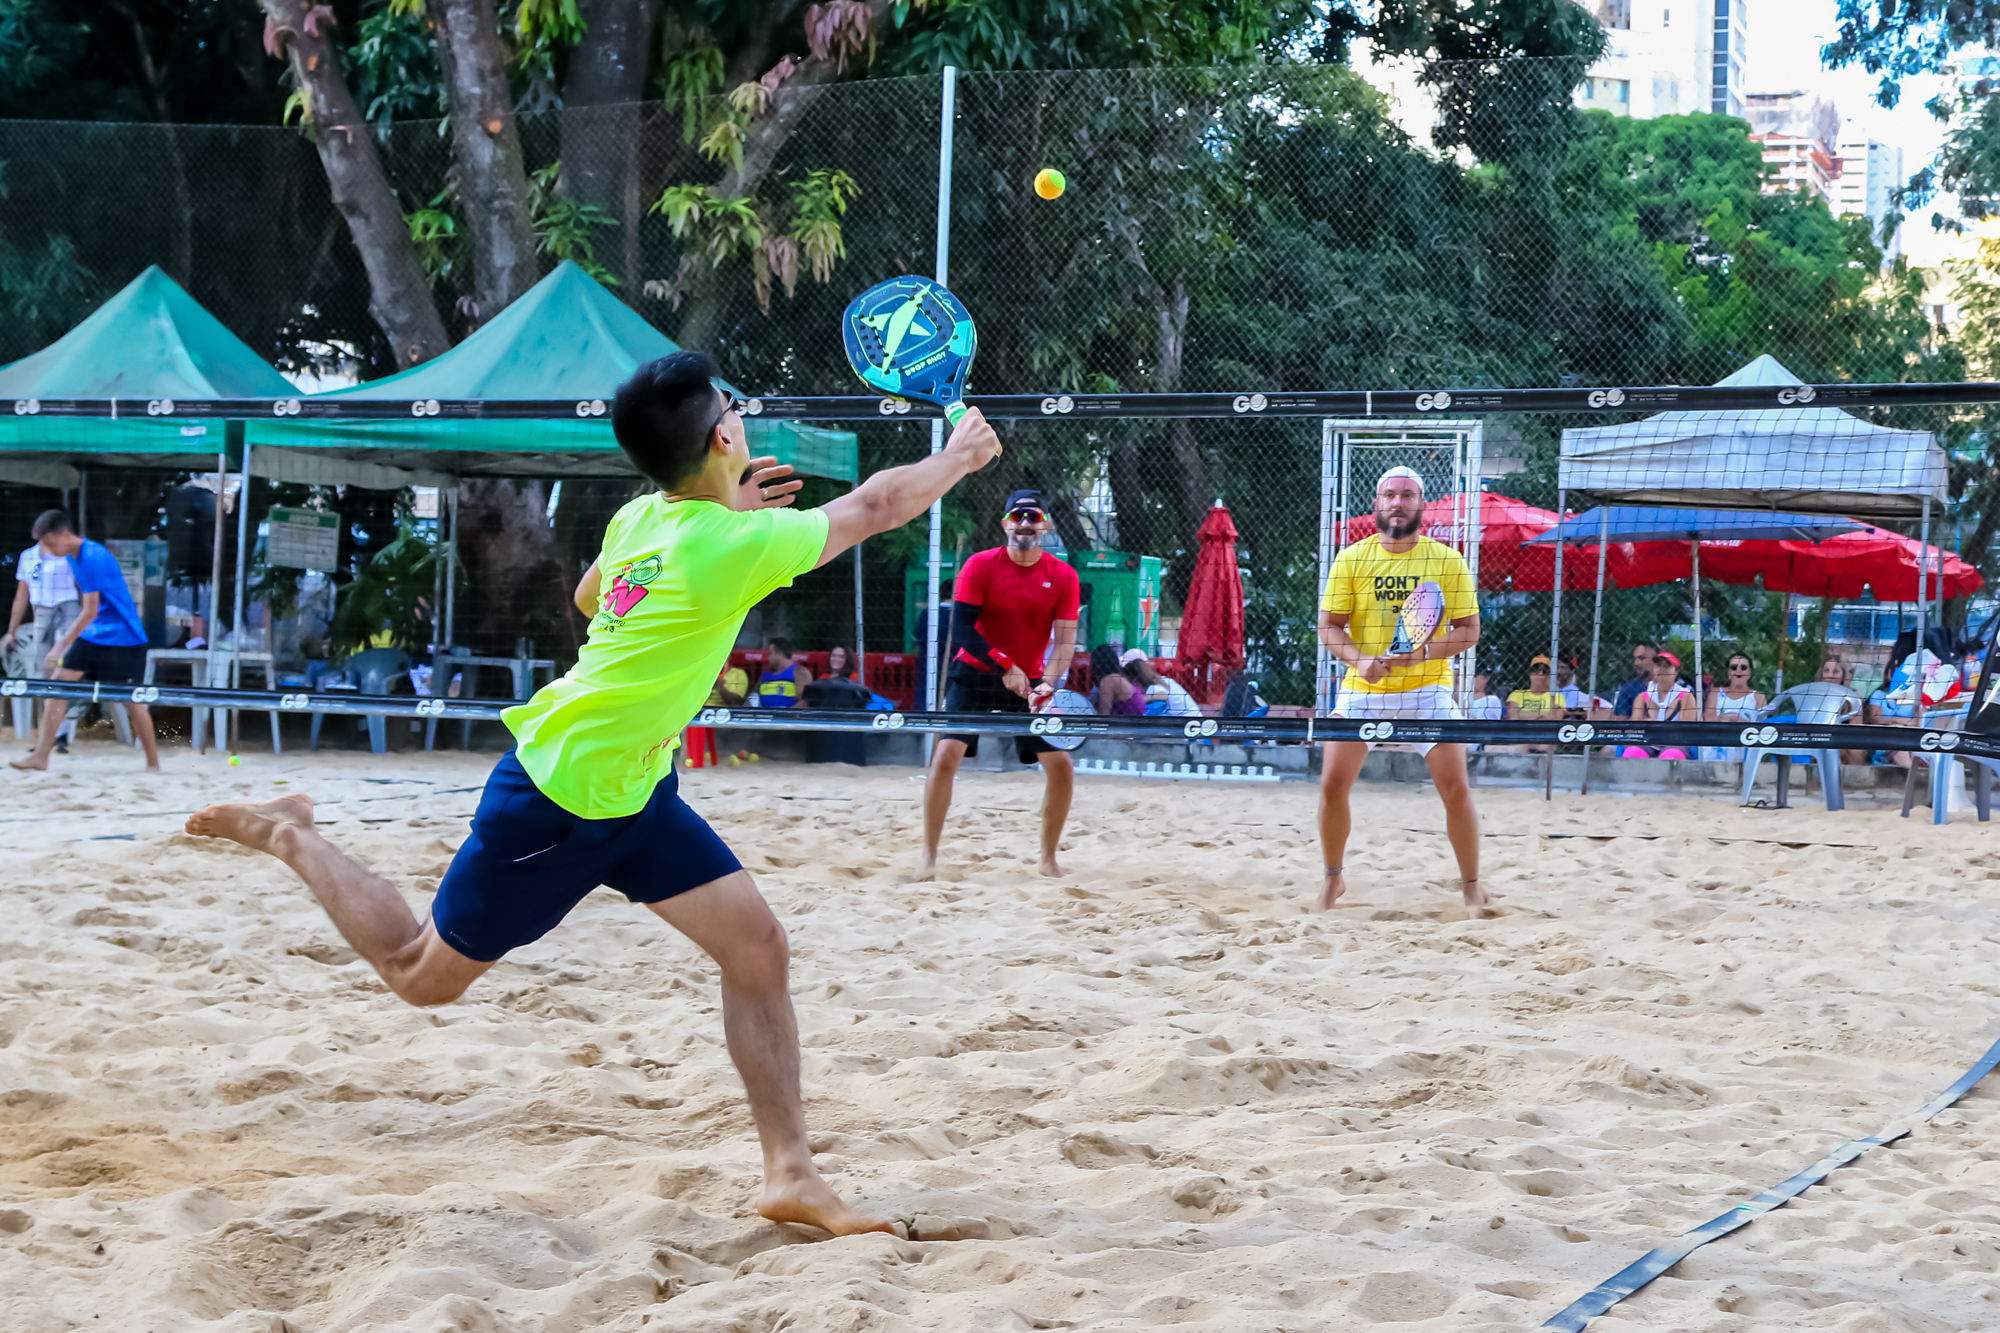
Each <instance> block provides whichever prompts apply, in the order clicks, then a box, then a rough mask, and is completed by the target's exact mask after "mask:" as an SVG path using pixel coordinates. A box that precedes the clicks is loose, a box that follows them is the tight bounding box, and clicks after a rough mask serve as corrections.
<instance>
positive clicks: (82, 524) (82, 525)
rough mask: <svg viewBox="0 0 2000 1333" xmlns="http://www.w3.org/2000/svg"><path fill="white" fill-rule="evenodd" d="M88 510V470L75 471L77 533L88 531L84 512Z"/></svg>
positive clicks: (87, 522)
mask: <svg viewBox="0 0 2000 1333" xmlns="http://www.w3.org/2000/svg"><path fill="white" fill-rule="evenodd" d="M89 508H90V470H89V469H88V468H78V469H77V470H76V528H77V531H78V532H89V531H90V519H89V518H88V516H87V515H86V513H85V511H86V510H88V509H89Z"/></svg>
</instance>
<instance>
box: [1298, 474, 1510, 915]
mask: <svg viewBox="0 0 2000 1333" xmlns="http://www.w3.org/2000/svg"><path fill="white" fill-rule="evenodd" d="M1423 518H1424V480H1423V478H1422V477H1419V476H1418V475H1417V474H1416V473H1415V472H1412V471H1411V470H1410V469H1409V468H1406V467H1396V468H1390V469H1389V470H1388V471H1387V472H1384V473H1383V474H1382V476H1381V479H1380V480H1379V481H1377V482H1376V483H1375V535H1374V536H1372V537H1369V538H1367V539H1366V540H1365V541H1358V542H1355V543H1354V544H1353V545H1352V546H1349V547H1347V548H1346V549H1344V550H1342V551H1341V553H1340V554H1339V555H1338V556H1336V557H1335V558H1334V562H1333V572H1332V574H1330V575H1329V576H1328V577H1327V581H1326V595H1325V596H1324V597H1323V598H1321V599H1320V606H1319V637H1320V642H1322V643H1324V644H1325V645H1326V646H1327V649H1328V650H1329V651H1330V652H1332V654H1333V655H1334V656H1335V657H1336V658H1338V659H1340V661H1342V662H1343V663H1345V664H1346V666H1347V672H1346V674H1345V675H1343V676H1342V677H1341V678H1340V694H1339V696H1338V698H1337V699H1336V700H1335V702H1334V707H1333V715H1334V716H1335V717H1344V718H1360V719H1382V718H1422V719H1431V720H1434V719H1437V718H1458V717H1461V716H1463V715H1462V714H1461V713H1460V712H1459V710H1458V703H1457V701H1456V700H1455V699H1453V698H1452V675H1451V658H1452V657H1453V656H1454V655H1455V654H1458V653H1462V652H1464V651H1466V650H1467V649H1469V648H1471V647H1473V646H1474V645H1475V644H1477V643H1478V642H1479V599H1478V596H1477V595H1476V594H1475V593H1474V591H1473V586H1472V571H1471V570H1470V569H1469V568H1467V567H1466V563H1465V557H1464V556H1462V555H1460V554H1459V553H1458V552H1457V551H1454V550H1452V549H1451V548H1450V547H1449V546H1446V545H1444V544H1443V543H1441V542H1435V541H1432V540H1431V539H1430V538H1429V537H1426V536H1423V535H1422V534H1421V533H1420V532H1419V531H1418V529H1419V528H1420V527H1422V525H1423ZM1424 583H1435V584H1436V585H1437V586H1438V587H1439V588H1440V589H1441V590H1442V591H1443V593H1444V618H1443V620H1442V621H1440V622H1439V624H1438V628H1437V633H1436V634H1435V636H1434V637H1432V638H1430V639H1429V640H1427V641H1425V642H1424V643H1421V644H1419V645H1417V646H1416V647H1415V648H1413V649H1411V650H1410V651H1408V652H1400V653H1398V652H1392V651H1391V648H1392V645H1393V643H1394V640H1395V634H1396V618H1397V616H1398V615H1399V614H1400V613H1401V611H1402V609H1403V600H1404V599H1405V598H1406V597H1408V596H1409V595H1410V594H1411V593H1412V592H1413V591H1415V590H1416V589H1417V587H1418V586H1419V585H1421V584H1424ZM1373 748H1374V742H1372V741H1332V742H1329V743H1328V744H1327V747H1326V752H1325V754H1324V756H1323V758H1322V763H1321V768H1320V780H1319V840H1320V844H1321V849H1322V851H1323V852H1324V853H1325V856H1326V886H1325V887H1324V888H1323V889H1322V890H1321V891H1320V897H1319V910H1321V911H1325V910H1326V909H1327V908H1329V907H1332V906H1333V905H1334V903H1336V902H1338V901H1339V899H1340V895H1341V894H1343V893H1345V892H1346V891H1347V880H1346V877H1345V875H1344V873H1343V867H1344V866H1345V863H1346V856H1347V834H1348V830H1349V828H1350V827H1351V824H1352V820H1351V817H1350V815H1349V813H1348V794H1349V793H1350V792H1351V791H1352V790H1353V789H1354V779H1355V778H1356V777H1358V776H1360V773H1361V764H1362V761H1363V760H1365V759H1366V758H1367V757H1368V752H1369V751H1370V750H1371V749H1373ZM1417 749H1418V751H1419V752H1420V753H1422V754H1423V756H1424V761H1425V763H1427V764H1428V765H1429V767H1430V770H1431V781H1432V782H1433V783H1434V784H1436V786H1437V791H1438V797H1439V799H1441V800H1442V801H1443V802H1444V821H1445V822H1444V826H1445V834H1446V836H1447V837H1449V838H1450V839H1451V850H1452V852H1453V853H1454V854H1455V855H1456V856H1457V858H1458V873H1459V877H1460V880H1461V888H1462V890H1463V892H1464V895H1465V905H1466V906H1467V907H1471V908H1484V907H1486V906H1487V898H1486V893H1485V891H1484V890H1483V889H1481V888H1480V887H1479V811H1478V810H1476V809H1475V808H1474V807H1473V804H1472V783H1471V781H1470V780H1469V779H1468V777H1467V776H1466V771H1465V747H1464V746H1463V745H1419V746H1417Z"/></svg>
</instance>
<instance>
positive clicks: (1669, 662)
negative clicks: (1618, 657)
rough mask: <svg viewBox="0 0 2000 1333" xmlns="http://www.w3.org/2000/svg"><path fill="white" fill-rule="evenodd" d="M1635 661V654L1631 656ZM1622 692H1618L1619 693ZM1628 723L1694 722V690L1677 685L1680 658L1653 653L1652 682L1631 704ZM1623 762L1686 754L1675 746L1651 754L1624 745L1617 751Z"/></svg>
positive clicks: (1644, 750) (1663, 652)
mask: <svg viewBox="0 0 2000 1333" xmlns="http://www.w3.org/2000/svg"><path fill="white" fill-rule="evenodd" d="M1634 660H1635V661H1636V660H1637V655H1636V654H1635V655H1634ZM1621 692H1622V691H1621ZM1632 720H1633V721H1635V722H1693V721H1695V711H1694V691H1693V690H1690V689H1689V688H1688V687H1687V686H1686V685H1684V684H1682V683H1681V659H1680V658H1678V657H1675V656H1674V655H1673V654H1672V653H1670V652H1666V651H1664V650H1661V651H1659V652H1656V653H1654V654H1653V679H1652V680H1651V681H1650V682H1648V683H1647V685H1646V688H1645V690H1644V691H1643V692H1642V693H1641V694H1639V695H1638V697H1637V698H1636V699H1635V700H1634V701H1633V704H1632ZM1619 754H1620V756H1621V757H1623V758H1626V759H1649V758H1650V759H1686V758H1688V757H1689V756H1688V752H1687V751H1686V750H1683V749H1681V748H1680V747H1679V746H1673V745H1670V746H1667V747H1666V748H1665V749H1662V750H1660V751H1659V752H1658V753H1653V752H1651V751H1648V750H1646V749H1645V748H1643V747H1641V746H1637V745H1628V746H1626V747H1625V748H1624V749H1623V750H1621V751H1619Z"/></svg>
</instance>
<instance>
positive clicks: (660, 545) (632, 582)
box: [500, 493, 827, 819]
mask: <svg viewBox="0 0 2000 1333" xmlns="http://www.w3.org/2000/svg"><path fill="white" fill-rule="evenodd" d="M826 534H827V519H826V515H825V514H824V513H822V512H820V511H819V510H816V509H804V510H800V509H757V510H752V511H751V512H749V513H741V514H739V513H737V512H735V511H733V510H730V509H725V508H723V507H722V506H721V505H719V504H712V503H709V502H707V501H703V500H681V501H669V500H668V499H667V498H666V497H665V496H663V495H659V494H657V493H655V494H653V495H647V496H642V497H641V498H639V499H637V500H634V501H632V503H630V504H628V505H626V506H625V507H624V508H623V509H621V510H619V511H618V513H617V514H616V515H615V516H613V518H612V520H611V526H610V527H608V528H606V529H605V532H604V548H603V550H602V552H601V553H600V554H599V555H598V557H597V569H598V578H599V592H598V601H597V614H596V616H594V617H593V618H592V619H591V622H590V637H589V638H588V639H587V640H585V642H584V645H583V649H582V651H581V652H579V653H578V654H577V659H576V666H575V667H573V668H571V670H570V672H569V674H568V675H566V676H564V677H563V678H562V679H561V680H558V681H556V682H554V683H553V684H551V685H549V686H548V688H546V689H544V690H542V691H541V693H539V694H537V695H536V696H535V697H534V698H533V699H530V700H529V701H528V702H527V703H525V704H522V705H521V706H520V707H518V708H510V709H508V710H507V711H506V712H504V713H502V714H501V715H500V720H501V721H503V722H505V723H506V724H507V727H508V729H509V730H511V731H512V732H513V733H514V740H515V747H514V748H515V754H516V756H517V758H518V759H519V760H520V763H521V767H522V768H523V769H525V770H527V773H528V776H529V777H531V778H533V779H534V780H535V785H536V786H537V787H539V788H541V790H542V794H543V795H545V796H547V797H548V798H549V799H550V800H552V801H554V802H555V803H556V804H557V805H560V806H561V807H562V808H563V809H565V810H567V811H569V812H570V813H571V814H573V815H579V816H581V817H582V818H584V819H616V818H619V817H621V816H623V815H632V814H637V813H638V812H639V811H641V810H643V809H645V807H646V802H647V801H648V800H650V799H651V798H652V795H653V788H654V787H655V786H657V785H659V782H660V780H661V779H662V778H664V777H665V776H666V775H667V773H668V772H669V771H670V769H671V766H672V764H673V749H674V746H675V745H676V744H677V743H678V740H679V737H680V733H681V729H682V728H683V727H685V726H687V724H688V722H689V721H690V720H691V719H692V718H693V717H694V715H695V714H696V713H698V712H699V711H701V707H702V701H703V700H705V699H706V698H707V697H708V693H709V691H710V690H712V689H714V688H715V681H716V675H717V673H718V672H720V671H721V670H722V665H723V663H724V662H726V661H728V659H729V650H730V648H731V647H732V646H733V645H734V644H735V642H736V636H737V634H738V633H739V632H740V631H741V630H742V628H743V617H744V616H745V615H746V614H747V613H748V612H749V610H750V608H751V607H753V606H755V605H756V604H757V603H758V602H761V601H762V600H764V598H766V597H768V596H769V595H770V594H771V593H772V592H773V591H774V590H776V589H778V588H782V587H784V586H786V585H787V584H789V583H790V582H791V581H792V580H793V579H795V578H797V577H798V576H799V575H801V574H803V573H805V572H806V571H807V570H809V569H811V568H813V566H815V565H817V564H818V563H819V557H820V552H822V551H823V550H825V549H826Z"/></svg>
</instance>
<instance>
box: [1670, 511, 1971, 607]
mask: <svg viewBox="0 0 2000 1333" xmlns="http://www.w3.org/2000/svg"><path fill="white" fill-rule="evenodd" d="M1939 554H1940V552H1939V551H1938V548H1937V547H1935V546H1925V545H1924V544H1923V543H1921V542H1919V541H1917V540H1915V539H1914V538H1911V537H1904V536H1900V535H1898V534H1897V533H1893V532H1890V531H1888V530H1887V529H1884V528H1878V527H1873V526H1871V525H1868V524H1863V525H1862V530H1861V531H1859V532H1843V533H1841V534H1840V535H1839V536H1837V537H1829V538H1827V539H1826V540H1825V541H1823V542H1791V541H1705V542H1703V543H1702V544H1701V572H1702V575H1703V576H1704V577H1706V578H1712V579H1719V580H1720V581H1722V582H1724V583H1736V584H1747V583H1751V582H1753V581H1755V579H1756V578H1757V577H1758V576H1759V575H1762V576H1763V579H1764V586H1765V587H1766V588H1767V589H1769V590H1770V591H1772V592H1795V593H1801V594H1803V595H1805V596H1807V597H1859V596H1861V595H1862V594H1863V593H1864V592H1870V591H1872V592H1873V593H1874V594H1875V600H1876V601H1878V602H1914V601H1916V600H1917V594H1918V591H1919V588H1918V571H1919V562H1921V567H1922V571H1923V573H1924V574H1925V575H1926V576H1927V577H1928V594H1929V599H1930V600H1932V601H1935V600H1937V599H1938V598H1939V596H1940V592H1941V593H1942V596H1943V597H1945V598H1946V599H1949V598H1953V597H1969V596H1971V595H1972V594H1973V593H1975V592H1977V591H1979V589H1980V587H1981V585H1982V584H1983V583H1984V582H1985V580H1984V579H1982V578H1981V577H1980V576H1979V571H1978V570H1976V569H1974V568H1973V567H1972V566H1971V565H1968V564H1966V563H1965V561H1963V560H1960V559H1959V558H1958V557H1957V556H1955V555H1953V554H1951V553H1950V552H1949V551H1946V552H1943V553H1942V554H1943V557H1944V571H1943V572H1944V578H1943V582H1942V584H1940V582H1939V578H1938V557H1939Z"/></svg>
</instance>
